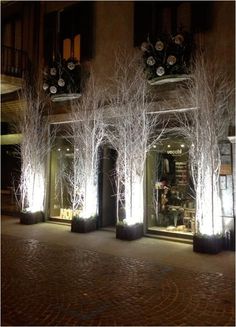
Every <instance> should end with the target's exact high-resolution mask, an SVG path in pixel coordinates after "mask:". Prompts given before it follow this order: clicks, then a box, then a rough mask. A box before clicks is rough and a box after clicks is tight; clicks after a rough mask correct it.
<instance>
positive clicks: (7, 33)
mask: <svg viewBox="0 0 236 327" xmlns="http://www.w3.org/2000/svg"><path fill="white" fill-rule="evenodd" d="M2 45H4V46H7V47H11V48H14V49H18V50H21V49H22V19H21V18H20V17H13V18H11V19H9V20H6V21H5V22H3V24H2Z"/></svg>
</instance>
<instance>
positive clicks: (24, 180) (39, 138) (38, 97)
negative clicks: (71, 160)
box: [15, 83, 53, 212]
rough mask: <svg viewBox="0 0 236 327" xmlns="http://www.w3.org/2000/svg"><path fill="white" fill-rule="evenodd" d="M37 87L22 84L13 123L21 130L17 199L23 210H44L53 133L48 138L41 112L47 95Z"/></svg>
mask: <svg viewBox="0 0 236 327" xmlns="http://www.w3.org/2000/svg"><path fill="white" fill-rule="evenodd" d="M36 85H37V83H36ZM39 89H40V87H38V88H37V86H36V87H35V88H34V87H33V86H32V83H31V84H30V83H27V84H26V85H25V86H24V89H23V91H22V94H21V98H22V100H23V103H24V105H23V107H22V108H21V115H20V117H18V120H17V121H16V123H15V125H16V128H17V130H18V131H19V132H20V133H22V142H21V143H20V155H21V178H20V185H19V191H20V197H19V199H18V203H19V205H20V207H21V210H22V211H23V212H24V211H26V212H37V211H44V203H45V193H46V180H45V169H46V166H45V165H46V158H47V155H48V153H49V151H50V149H51V143H52V141H53V137H52V138H51V139H50V138H49V133H48V122H47V119H46V116H44V112H45V109H46V105H47V98H46V97H45V95H44V94H43V92H40V91H38V90H39Z"/></svg>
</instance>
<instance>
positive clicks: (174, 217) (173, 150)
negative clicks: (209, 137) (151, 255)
mask: <svg viewBox="0 0 236 327" xmlns="http://www.w3.org/2000/svg"><path fill="white" fill-rule="evenodd" d="M146 194H147V227H148V231H160V232H170V233H182V234H191V233H193V230H194V223H195V200H194V192H193V186H192V182H191V177H190V172H189V163H188V145H187V144H186V143H185V142H184V141H183V140H182V139H181V138H173V139H171V138H170V139H167V140H163V141H162V142H161V144H160V145H156V146H155V145H154V147H153V148H152V150H151V151H150V153H149V155H148V158H147V192H146Z"/></svg>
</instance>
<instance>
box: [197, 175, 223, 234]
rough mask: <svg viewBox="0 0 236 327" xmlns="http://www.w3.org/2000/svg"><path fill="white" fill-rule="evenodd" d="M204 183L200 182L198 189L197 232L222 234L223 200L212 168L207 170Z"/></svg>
mask: <svg viewBox="0 0 236 327" xmlns="http://www.w3.org/2000/svg"><path fill="white" fill-rule="evenodd" d="M201 177H204V178H203V179H202V180H204V181H205V182H204V183H199V184H198V186H197V190H196V223H197V233H199V234H201V235H207V236H211V235H220V234H222V231H223V226H222V219H221V200H220V196H219V190H218V184H217V183H216V181H215V176H213V178H212V175H211V170H210V169H209V170H207V171H205V174H204V176H203V175H202V176H201Z"/></svg>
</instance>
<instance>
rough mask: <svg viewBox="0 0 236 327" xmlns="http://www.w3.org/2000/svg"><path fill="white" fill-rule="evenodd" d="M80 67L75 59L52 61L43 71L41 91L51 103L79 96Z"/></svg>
mask: <svg viewBox="0 0 236 327" xmlns="http://www.w3.org/2000/svg"><path fill="white" fill-rule="evenodd" d="M80 82H81V66H80V63H79V62H78V60H77V59H75V58H69V59H68V60H65V59H63V60H61V61H60V60H59V61H54V62H53V63H52V64H51V65H50V67H47V68H46V69H45V71H44V83H43V90H44V91H45V92H46V93H47V94H48V95H50V96H51V98H52V100H53V101H59V99H67V97H68V98H71V97H72V96H73V98H75V97H76V95H79V94H80Z"/></svg>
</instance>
